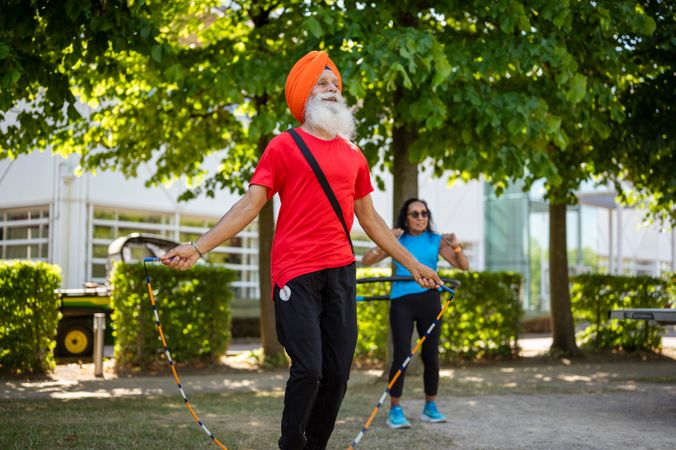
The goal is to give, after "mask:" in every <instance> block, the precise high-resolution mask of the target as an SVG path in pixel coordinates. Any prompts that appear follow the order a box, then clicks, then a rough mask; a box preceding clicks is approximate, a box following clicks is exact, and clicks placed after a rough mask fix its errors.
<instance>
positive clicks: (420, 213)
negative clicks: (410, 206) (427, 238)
mask: <svg viewBox="0 0 676 450" xmlns="http://www.w3.org/2000/svg"><path fill="white" fill-rule="evenodd" d="M406 215H407V216H411V217H413V218H414V219H417V218H418V217H422V218H423V219H427V218H428V217H429V215H430V213H429V212H427V211H413V212H410V213H408V214H406Z"/></svg>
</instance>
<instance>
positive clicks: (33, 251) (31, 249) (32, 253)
mask: <svg viewBox="0 0 676 450" xmlns="http://www.w3.org/2000/svg"><path fill="white" fill-rule="evenodd" d="M28 257H29V258H31V259H32V258H39V257H40V250H39V248H38V244H33V245H29V246H28Z"/></svg>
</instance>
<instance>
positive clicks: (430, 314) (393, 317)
mask: <svg viewBox="0 0 676 450" xmlns="http://www.w3.org/2000/svg"><path fill="white" fill-rule="evenodd" d="M392 232H393V233H394V235H395V236H396V237H397V238H398V239H399V242H400V243H401V244H402V245H403V246H404V247H406V248H407V249H408V251H410V252H411V253H412V254H413V255H414V256H415V257H416V258H417V259H418V261H420V262H421V263H423V264H425V265H426V266H428V267H431V268H432V269H434V270H436V269H437V261H438V260H439V255H441V257H442V258H444V259H445V260H446V261H448V262H449V263H450V264H451V265H452V266H453V267H456V268H458V269H461V270H467V269H468V268H469V264H468V263H467V258H466V257H465V254H464V253H463V251H462V245H460V242H459V241H458V239H457V238H456V237H455V234H454V233H450V234H441V235H440V234H437V233H435V232H434V231H433V229H432V214H431V213H430V211H429V209H428V208H427V203H426V202H425V201H424V200H419V199H417V198H411V199H408V200H406V201H405V202H404V204H403V205H402V207H401V210H400V211H399V217H398V219H397V228H395V229H394V230H392ZM387 256H388V255H387V253H385V252H384V251H383V250H381V249H380V248H378V247H374V248H372V249H370V250H369V251H368V252H366V254H365V255H364V256H363V257H362V260H361V262H362V264H365V265H372V264H376V263H377V262H379V261H382V260H383V259H385V258H386V257H387ZM395 266H396V268H395V275H396V276H411V274H410V273H409V272H408V271H407V270H406V269H405V268H404V267H403V266H402V265H401V264H399V263H398V262H395ZM390 299H391V302H390V327H391V330H392V343H393V347H394V355H393V359H392V366H391V367H390V379H392V377H393V376H394V374H395V373H396V372H397V370H398V369H399V367H401V364H402V363H403V362H404V359H405V358H406V357H407V356H408V355H409V354H410V352H411V334H412V333H413V325H414V323H415V325H416V328H417V329H418V335H419V336H422V335H424V334H425V332H426V331H427V329H428V328H429V327H430V325H432V322H434V320H435V319H436V317H437V316H438V315H439V312H441V298H440V295H439V291H437V290H436V289H424V288H421V287H419V286H418V284H417V283H416V282H414V281H410V282H409V281H399V282H395V283H393V284H392V291H391V292H390ZM440 331H441V324H438V325H437V326H436V327H435V328H434V330H432V333H430V335H429V336H428V337H427V339H426V340H425V342H424V343H423V345H422V353H421V356H422V360H423V365H424V372H423V379H424V384H425V407H424V408H423V412H422V415H421V417H420V418H421V420H422V421H424V422H445V421H446V417H445V416H444V415H443V414H441V413H440V412H439V410H438V409H437V406H436V404H435V402H434V399H435V397H436V395H437V388H438V386H439V334H440ZM404 375H405V374H404V373H402V374H401V376H400V377H399V379H398V380H397V382H396V383H395V384H394V386H392V389H391V390H390V399H391V408H390V413H389V415H388V417H387V424H388V425H389V426H390V427H391V428H409V427H410V426H411V423H410V422H409V421H408V420H407V419H406V416H405V415H404V411H403V409H402V408H401V405H400V404H399V401H400V399H401V394H402V392H403V390H404Z"/></svg>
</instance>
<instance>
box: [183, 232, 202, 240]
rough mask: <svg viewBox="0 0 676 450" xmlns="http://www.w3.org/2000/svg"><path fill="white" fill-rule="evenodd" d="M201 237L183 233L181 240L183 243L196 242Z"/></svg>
mask: <svg viewBox="0 0 676 450" xmlns="http://www.w3.org/2000/svg"><path fill="white" fill-rule="evenodd" d="M201 235H202V234H201V233H181V234H180V235H179V239H180V240H181V242H188V241H196V240H197V239H199V237H200V236H201Z"/></svg>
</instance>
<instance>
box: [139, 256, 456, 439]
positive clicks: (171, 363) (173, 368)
mask: <svg viewBox="0 0 676 450" xmlns="http://www.w3.org/2000/svg"><path fill="white" fill-rule="evenodd" d="M159 260H160V258H155V257H152V258H144V259H143V268H144V269H145V273H146V286H147V287H148V295H149V296H150V303H151V305H152V307H153V314H154V316H155V325H156V327H157V331H158V332H159V335H160V338H161V339H162V345H163V347H164V350H163V352H164V354H165V355H166V356H167V361H168V362H169V367H170V368H171V373H172V374H173V375H174V381H175V382H176V386H177V387H178V390H179V392H180V393H181V396H182V397H183V401H184V403H185V406H186V408H188V411H190V414H191V415H192V417H193V419H195V422H196V423H197V425H199V427H200V428H201V429H202V430H203V431H204V432H205V433H206V434H207V435H208V436H209V437H210V438H211V440H212V441H214V443H215V444H216V445H218V446H219V447H220V448H221V449H223V450H228V449H227V448H226V447H225V445H223V444H222V443H221V441H219V440H218V439H217V438H216V436H214V435H213V434H212V433H211V431H209V429H208V428H207V427H206V425H205V424H204V422H202V420H200V418H199V416H198V415H197V413H196V412H195V410H194V409H193V407H192V406H191V405H190V402H189V401H188V396H187V395H186V394H185V391H184V390H183V386H182V385H181V379H180V378H179V377H178V372H177V371H176V364H175V363H174V360H173V359H172V358H171V352H170V351H169V347H168V346H167V341H166V339H165V338H164V332H163V331H162V324H161V323H160V316H159V314H158V313H157V305H156V303H155V294H154V293H153V288H152V286H151V284H150V275H148V266H147V263H149V262H157V261H159ZM412 280H413V278H410V277H387V278H362V279H360V280H358V282H360V283H367V282H375V281H380V282H386V281H412ZM442 280H443V281H445V282H450V283H451V284H453V286H454V287H458V286H460V283H459V282H458V281H456V280H449V279H442ZM440 288H441V289H443V290H445V291H448V292H450V294H451V296H450V298H449V299H448V300H447V301H446V303H445V304H444V306H443V308H441V311H440V312H439V314H438V315H437V317H436V319H434V322H432V325H430V327H429V328H428V329H427V331H426V332H425V335H424V336H423V337H421V338H420V339H418V342H417V344H416V346H415V348H413V351H411V353H410V354H409V355H408V356H407V357H406V359H405V360H404V362H403V363H402V364H401V367H400V368H399V370H397V373H395V374H394V376H393V377H392V380H390V382H389V384H388V385H387V387H386V388H385V391H384V392H383V394H382V395H381V396H380V399H378V403H377V404H376V406H375V408H373V411H372V412H371V415H370V416H369V418H368V419H367V420H366V423H365V424H364V426H363V427H362V429H361V431H359V433H358V434H357V436H356V437H355V438H354V440H353V441H352V442H351V443H350V445H349V446H348V450H353V449H354V448H356V447H357V445H359V442H360V441H361V440H362V438H363V437H364V435H365V434H366V432H367V431H368V429H369V427H370V426H371V423H372V422H373V419H375V417H376V414H378V411H379V410H380V407H381V406H382V404H383V402H384V401H385V399H386V398H387V395H388V394H389V393H390V389H392V386H394V383H396V382H397V380H398V379H399V377H400V376H401V374H402V373H404V372H405V371H406V368H407V367H408V365H409V363H410V362H411V359H412V358H413V355H415V353H416V352H417V351H418V349H419V348H420V347H421V346H422V344H423V342H425V340H426V339H427V336H429V335H430V333H431V332H432V330H434V328H435V327H436V326H437V324H438V323H439V320H441V316H443V314H444V312H445V311H446V309H448V307H449V306H450V304H451V302H452V301H453V298H454V297H455V291H454V290H453V289H451V288H449V287H447V286H444V285H443V284H442V285H441V286H440ZM386 298H388V299H389V297H384V296H376V297H357V301H372V300H385V299H386Z"/></svg>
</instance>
